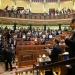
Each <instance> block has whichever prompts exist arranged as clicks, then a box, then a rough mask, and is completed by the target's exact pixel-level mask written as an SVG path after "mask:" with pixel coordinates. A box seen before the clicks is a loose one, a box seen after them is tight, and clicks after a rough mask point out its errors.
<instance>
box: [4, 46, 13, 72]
mask: <svg viewBox="0 0 75 75" xmlns="http://www.w3.org/2000/svg"><path fill="white" fill-rule="evenodd" d="M4 60H5V71H7V70H8V64H9V65H10V71H12V52H11V51H10V50H8V48H7V47H6V49H5V52H4Z"/></svg>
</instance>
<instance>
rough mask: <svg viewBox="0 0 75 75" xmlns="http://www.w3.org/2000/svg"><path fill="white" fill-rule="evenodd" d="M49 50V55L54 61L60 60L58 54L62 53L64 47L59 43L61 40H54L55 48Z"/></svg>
mask: <svg viewBox="0 0 75 75" xmlns="http://www.w3.org/2000/svg"><path fill="white" fill-rule="evenodd" d="M47 51H48V52H49V57H50V58H51V61H52V63H54V62H58V55H59V54H61V53H62V48H61V47H60V45H59V41H58V40H57V39H55V40H54V48H53V50H52V51H51V50H47Z"/></svg>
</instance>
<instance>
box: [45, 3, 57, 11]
mask: <svg viewBox="0 0 75 75" xmlns="http://www.w3.org/2000/svg"><path fill="white" fill-rule="evenodd" d="M50 8H55V9H58V3H53V2H52V3H46V12H48V11H49V9H50Z"/></svg>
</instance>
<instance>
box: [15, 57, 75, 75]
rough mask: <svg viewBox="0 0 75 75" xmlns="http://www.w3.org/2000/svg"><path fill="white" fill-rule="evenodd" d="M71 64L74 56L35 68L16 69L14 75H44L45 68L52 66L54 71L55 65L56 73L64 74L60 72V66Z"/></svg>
mask: <svg viewBox="0 0 75 75" xmlns="http://www.w3.org/2000/svg"><path fill="white" fill-rule="evenodd" d="M73 64H75V57H74V58H71V59H69V60H66V61H59V62H56V63H51V64H49V65H45V66H37V67H35V68H32V69H28V70H22V71H16V75H45V71H46V70H45V69H49V68H52V69H53V70H52V71H53V73H54V72H55V70H54V68H53V67H56V71H57V72H58V75H66V74H64V73H63V72H61V66H65V65H73ZM54 75H55V74H54Z"/></svg>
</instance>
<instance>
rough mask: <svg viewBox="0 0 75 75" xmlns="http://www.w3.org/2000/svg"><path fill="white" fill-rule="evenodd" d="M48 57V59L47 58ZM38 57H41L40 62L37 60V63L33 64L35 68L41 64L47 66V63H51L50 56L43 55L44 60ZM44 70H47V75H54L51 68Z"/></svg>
mask: <svg viewBox="0 0 75 75" xmlns="http://www.w3.org/2000/svg"><path fill="white" fill-rule="evenodd" d="M46 58H47V59H48V60H45V59H46ZM38 59H39V62H36V63H35V64H33V68H36V67H40V66H45V65H48V64H50V63H51V60H50V59H49V58H48V56H47V57H45V58H44V57H43V60H42V58H38ZM44 70H45V75H53V74H52V69H51V68H46V69H44ZM37 72H38V71H37Z"/></svg>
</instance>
